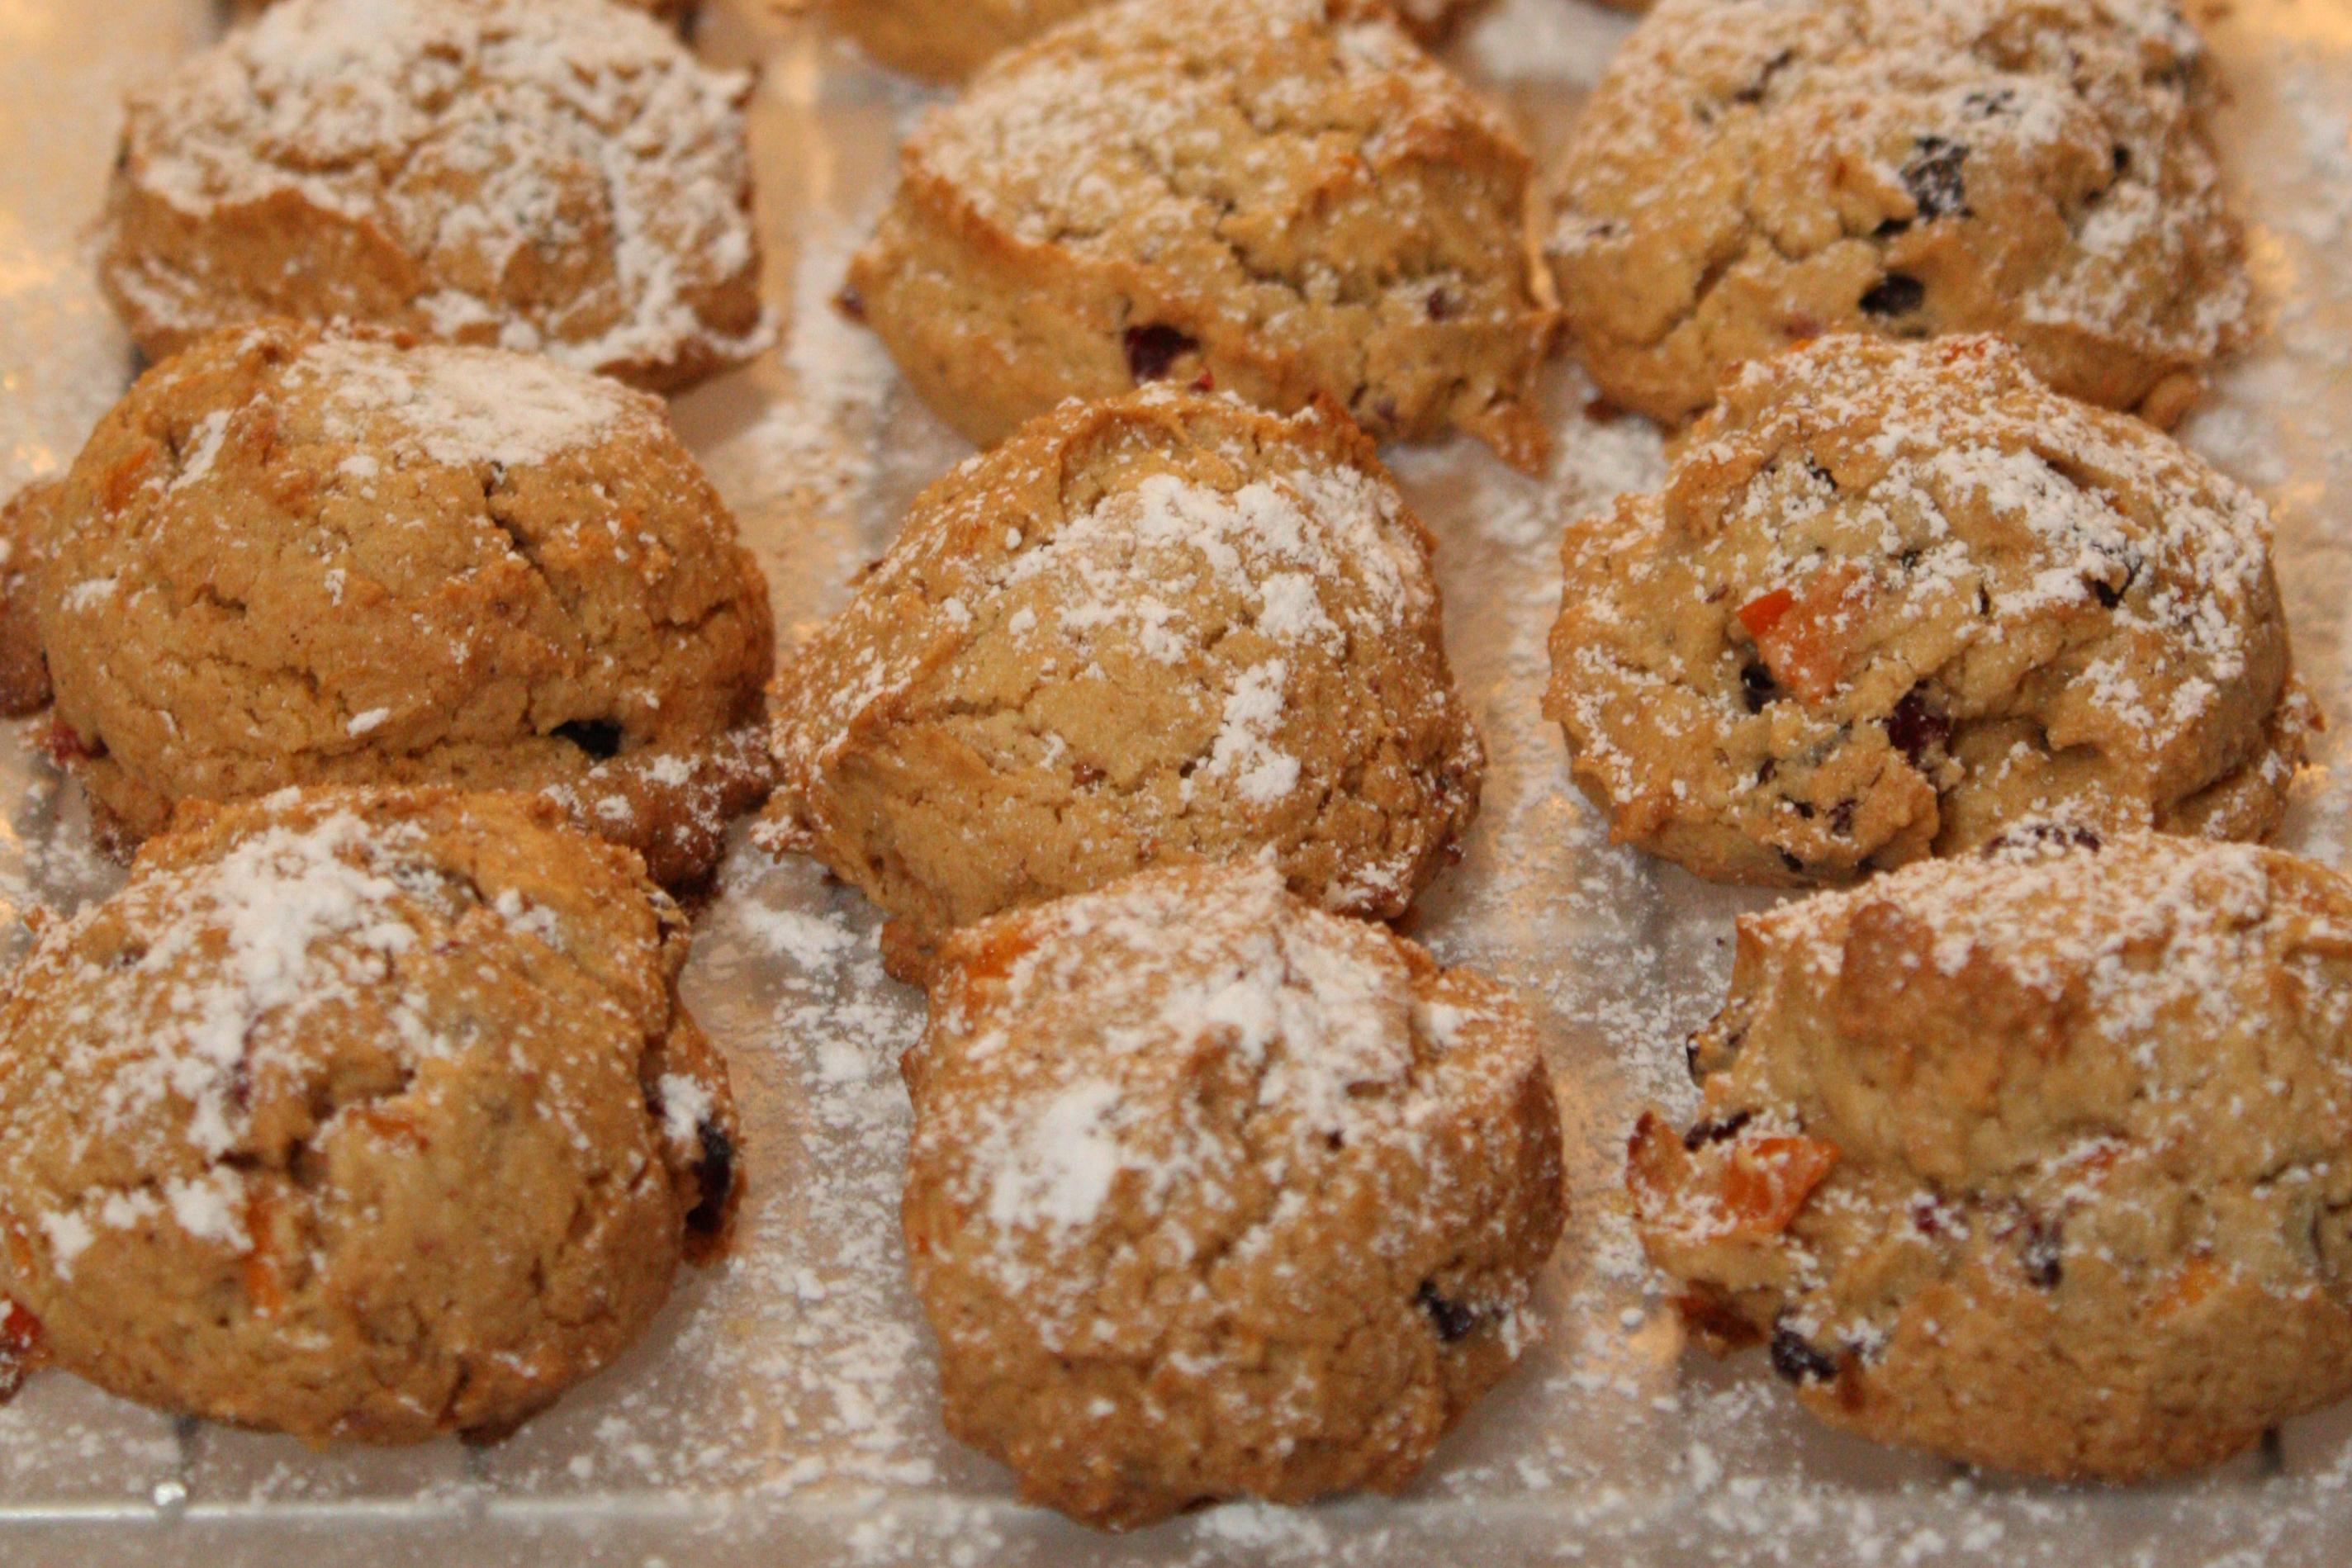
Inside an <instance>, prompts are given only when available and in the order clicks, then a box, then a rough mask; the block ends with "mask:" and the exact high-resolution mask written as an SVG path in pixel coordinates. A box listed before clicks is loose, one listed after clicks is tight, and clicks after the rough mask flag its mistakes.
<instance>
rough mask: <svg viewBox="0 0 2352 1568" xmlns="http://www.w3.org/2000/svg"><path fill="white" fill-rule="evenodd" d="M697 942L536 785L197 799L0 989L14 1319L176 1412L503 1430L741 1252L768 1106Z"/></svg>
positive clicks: (355, 1429)
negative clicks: (695, 1262) (737, 1212)
mask: <svg viewBox="0 0 2352 1568" xmlns="http://www.w3.org/2000/svg"><path fill="white" fill-rule="evenodd" d="M686 951H687V932H686V922H685V918H684V916H683V915H680V914H679V912H678V909H677V905H676V904H673V903H671V901H670V900H669V899H668V897H667V896H666V895H665V894H662V893H661V892H660V891H659V890H658V889H657V888H656V887H655V886H653V885H652V884H651V883H648V882H647V881H646V877H645V874H644V870H643V867H642V864H641V862H639V861H638V859H637V857H636V856H635V855H634V854H632V853H630V852H628V851H626V850H623V849H620V848H617V847H615V846H613V845H610V844H605V843H603V842H601V841H597V840H594V839H592V838H589V837H587V836H585V835H583V834H581V833H579V832H577V831H573V830H572V829H571V828H570V827H568V826H566V825H565V824H564V823H563V821H562V818H561V816H560V815H559V814H558V813H557V812H556V811H555V810H554V809H553V808H552V807H551V806H549V805H548V804H546V803H545V802H544V801H534V800H528V799H526V798H524V797H520V796H512V795H461V794H458V793H457V792H454V791H447V790H422V791H414V792H406V791H389V792H364V791H344V790H320V791H296V790H288V791H285V792H282V793H280V794H278V795H275V796H272V797H270V798H268V799H267V800H260V801H254V802H247V803H243V804H239V805H236V806H229V807H211V806H194V807H190V808H189V809H187V810H185V811H184V812H183V813H182V814H181V816H180V818H179V819H178V821H176V823H175V825H174V828H173V831H171V832H168V833H166V834H163V835H162V836H160V837H158V838H156V839H154V840H152V841H150V842H149V843H148V844H147V846H146V847H145V848H144V849H143V850H142V852H141V853H140V856H139V859H138V862H137V863H136V864H134V865H133V866H132V868H131V879H130V881H129V883H127V884H126V885H125V886H124V887H123V889H122V891H121V892H120V893H118V894H115V895H114V896H113V897H111V898H109V899H106V900H103V901H102V902H100V903H98V904H92V905H91V906H89V908H87V909H85V910H84V911H83V912H82V913H81V914H80V915H77V916H75V917H74V918H73V919H71V920H65V921H56V922H52V923H51V924H49V925H47V927H46V929H45V930H44V931H43V933H42V936H41V937H40V940H39V941H38V943H37V945H36V946H35V947H34V949H33V952H32V955H31V956H30V957H28V958H27V959H26V961H25V962H24V964H23V965H22V966H21V967H18V968H17V969H16V971H15V972H14V973H13V974H11V975H10V976H9V977H7V979H6V981H5V986H0V1245H5V1257H0V1292H4V1293H5V1296H6V1297H8V1298H13V1300H14V1302H15V1307H14V1309H13V1311H12V1312H9V1313H5V1314H0V1315H5V1316H13V1315H14V1314H15V1313H22V1314H24V1315H25V1316H26V1318H27V1319H29V1320H30V1322H32V1323H34V1324H36V1325H37V1328H36V1329H35V1330H34V1332H33V1334H32V1336H31V1337H32V1340H33V1342H34V1343H37V1346H38V1349H39V1351H40V1353H41V1354H44V1355H46V1356H47V1358H49V1359H50V1360H52V1361H53V1362H54V1363H55V1364H58V1365H60V1366H62V1367H65V1368H67V1369H68V1370H70V1371H73V1372H76V1373H78V1374H79V1375H82V1376H84V1377H87V1378H89V1379H90V1380H91V1381H92V1382H95V1383H98V1384H100V1385H103V1386H105V1387H107V1388H109V1389H111V1390H113V1391H114V1392H116V1393H118V1394H121V1395H124V1396H128V1397H130V1398H133V1399H137V1400H141V1401H142V1402H144V1403H146V1404H150V1405H153V1406H159V1407H161V1408H163V1409H166V1410H173V1411H181V1412H185V1413H188V1414H191V1415H198V1416H207V1417H210V1418H213V1419H217V1420H223V1421H232V1422H236V1423H238V1424H240V1425H244V1426H250V1427H267V1428H270V1429H274V1430H278V1431H285V1432H291V1433H294V1434H296V1435H297V1436H299V1437H305V1438H308V1439H310V1440H311V1441H314V1442H316V1441H324V1440H327V1439H331V1438H354V1439H360V1440H363V1441H369V1442H409V1441H415V1440H418V1439H422V1438H426V1437H434V1436H436V1435H438V1434H441V1433H445V1432H486V1433H494V1432H501V1431H504V1430H505V1429H507V1428H509V1427H512V1425H513V1424H514V1423H516V1422H517V1421H519V1420H520V1419H522V1418H523V1417H525V1416H530V1415H531V1414H532V1413H533V1412H535V1411H537V1410H540V1409H541V1408H543V1407H545V1406H547V1405H549V1404H551V1403H552V1402H553V1401H554V1400H555V1399H556V1398H557V1396H560V1395H561V1394H562V1392H563V1391H564V1390H565V1389H566V1388H567V1387H569V1386H571V1385H572V1384H574V1383H576V1382H578V1381H579V1380H580V1379H582V1378H583V1377H585V1376H587V1375H589V1374H591V1373H593V1372H594V1371H596V1370H597V1369H598V1368H600V1367H602V1366H604V1365H605V1364H608V1363H609V1362H611V1361H612V1360H613V1358H614V1357H615V1356H616V1355H618V1354H620V1353H621V1352H622V1351H623V1350H625V1348H627V1346H628V1345H629V1344H630V1343H633V1342H634V1341H635V1339H636V1338H637V1336H638V1335H639V1334H640V1333H643V1332H644V1330H645V1327H646V1323H647V1322H649V1321H651V1319H652V1317H653V1315H654V1313H655V1312H656V1311H657V1310H658V1309H659V1307H660V1306H661V1303H662V1301H663V1299H664V1298H665V1297H666V1296H667V1294H668V1291H669V1285H670V1280H671V1276H672V1275H673V1274H674V1273H675V1272H676V1270H677V1263H678V1260H679V1259H680V1258H681V1257H682V1256H684V1257H689V1258H701V1257H705V1256H709V1255H710V1254H712V1253H714V1252H715V1251H716V1250H717V1249H719V1247H720V1245H721V1244H722V1243H723V1240H724V1238H725V1232H726V1228H727V1222H728V1217H729V1211H730V1208H731V1207H732V1205H733V1202H734V1188H735V1186H736V1178H735V1175H734V1170H733V1168H732V1167H733V1162H732V1161H731V1159H730V1160H728V1161H726V1162H723V1164H724V1166H725V1168H720V1166H719V1164H714V1163H713V1161H712V1160H711V1158H710V1151H711V1150H712V1149H713V1148H723V1149H726V1150H729V1151H730V1152H731V1151H732V1150H733V1148H734V1147H735V1146H736V1145H737V1143H738V1142H739V1139H740V1134H739V1133H738V1131H737V1129H736V1125H735V1120H734V1110H733V1103H732V1102H731V1100H730V1097H729V1092H728V1084H727V1070H726V1065H725V1063H724V1061H722V1060H721V1059H720V1058H719V1055H718V1054H717V1052H716V1051H714V1050H713V1049H712V1048H711V1046H710V1045H709V1042H708V1041H707V1040H705V1039H704V1038H703V1036H702V1035H701V1033H700V1031H699V1030H697V1029H696V1027H695V1024H694V1020H693V1019H691V1018H690V1017H689V1016H688V1014H687V1012H686V1010H685V1009H684V1008H683V1006H681V1005H680V1003H679V1002H678V999H677V973H678V970H679V968H680V967H681V966H682V965H683V964H684V963H685V961H686ZM20 1337H21V1336H20Z"/></svg>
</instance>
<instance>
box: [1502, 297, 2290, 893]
mask: <svg viewBox="0 0 2352 1568" xmlns="http://www.w3.org/2000/svg"><path fill="white" fill-rule="evenodd" d="M1561 556H1562V560H1563V562H1564V566H1565V572H1566V583H1565V589H1564V591H1563V594H1562V597H1561V609H1560V615H1559V622H1558V623H1557V624H1556V625H1555V626H1554V627H1553V630H1552V636H1551V660H1552V683H1551V686H1550V689H1549V691H1548V692H1547V694H1546V695H1545V699H1544V706H1545V711H1546V712H1547V713H1549V715H1550V716H1552V717H1553V718H1554V719H1555V720H1557V721H1558V722H1559V725H1560V727H1561V728H1562V729H1563V730H1564V731H1565V732H1566V734H1567V736H1568V740H1569V746H1570V751H1571V752H1572V753H1573V758H1572V760H1573V766H1574V771H1575V775H1576V779H1577V782H1578V783H1579V784H1580V785H1581V786H1582V787H1583V789H1585V791H1586V793H1588V794H1589V795H1591V797H1592V799H1593V800H1595V801H1596V802H1598V803H1599V804H1600V805H1601V807H1602V808H1603V809H1604V810H1607V811H1608V812H1609V814H1610V817H1611V820H1612V831H1613V832H1614V835H1615V836H1616V837H1617V838H1619V839H1621V840H1624V841H1631V842H1633V843H1636V844H1639V845H1641V846H1642V847H1643V848H1644V849H1647V850H1650V851H1652V852H1655V853H1658V854H1662V855H1664V856H1666V857H1668V858H1669V859H1672V860H1675V861H1679V862H1681V863H1683V864H1684V865H1685V866H1688V867H1689V868H1690V869H1691V870H1693V871H1695V872H1697V873H1699V874H1700V875H1702V876H1708V877H1715V878H1717V879H1720V880H1726V881H1733V882H1754V883H1782V884H1801V883H1821V882H1839V881H1845V880H1850V879H1852V878H1853V877H1854V876H1857V875H1859V874H1861V873H1864V872H1866V871H1869V870H1872V869H1874V868H1884V867H1886V866H1891V865H1897V864H1900V863H1902V862H1906V861H1910V860H1916V859H1918V858H1920V857H1921V856H1923V855H1929V854H1949V853H1952V852H1957V851H1960V850H1966V849H1969V848H1971V847H1973V846H1975V845H1977V844H1979V843H1982V842H1983V841H1985V840H1987V839H1989V838H1990V837H1992V836H1993V835H1994V834H1996V833H1998V832H1999V831H2000V830H2001V828H2002V827H2003V825H2004V824H2007V823H2010V822H2013V821H2021V820H2024V819H2028V818H2032V817H2041V816H2051V815H2062V816H2066V817H2070V818H2074V819H2075V820H2079V821H2085V822H2088V823H2090V824H2092V825H2095V826H2098V827H2102V828H2126V827H2137V828H2157V829H2160V830H2163V831H2172V832H2183V833H2197V834H2203V835H2205V836H2208V837H2211V838H2231V839H2255V838H2261V837H2263V836H2264V835H2266V834H2268V833H2269V832H2270V831H2271V830H2272V829H2273V828H2274V827H2275V826H2276V825H2277V822H2278V820H2279V817H2280V814H2281V812H2282V811H2283V810H2284V805H2285V799H2286V791H2287V788H2288V786H2289V784H2290V783H2291V782H2292V779H2293V777H2294V770H2295V767H2296V765H2297V764H2298V763H2299V762H2300V761H2301V759H2302V758H2303V755H2304V750H2305V741H2306V739H2307V737H2308V735H2309V733H2310V731H2311V730H2312V729H2313V728H2315V727H2316V725H2317V723H2318V716H2317V714H2316V712H2315V710H2314V708H2313V707H2312V705H2311V703H2310V701H2309V699H2308V698H2307V697H2306V695H2305V693H2304V691H2303V688H2302V687H2301V686H2300V685H2298V684H2296V682H2295V681H2294V677H2293V675H2292V674H2291V673H2290V661H2289V656H2288V646H2287V631H2286V622H2285V620H2284V616H2283V614H2282V612H2281V608H2280V604H2279V596H2278V585H2277V583H2276V581H2275V580H2273V576H2272V570H2271V558H2270V528H2269V518H2268V516H2267V514H2266V513H2265V511H2264V509H2263V505H2262V503H2261V502H2260V501H2258V500H2257V499H2255V498H2254V497H2252V495H2250V494H2248V493H2247V492H2246V491H2244V490H2243V489H2242V488H2240V487H2239V486H2236V485H2234V484H2232V483H2231V481H2230V480H2228V479H2226V478H2224V477H2223V476H2221V475H2219V474H2217V473H2215V472H2214V471H2213V470H2212V469H2211V468H2210V467H2209V466H2207V465H2205V464H2204V463H2203V462H2201V461H2200V460H2199V459H2198V458H2197V457H2195V456H2193V455H2190V454H2189V453H2188V452H2186V451H2184V450H2182V449H2181V448H2180V447H2179V445H2178V444H2175V443H2174V442H2173V441H2172V440H2171V439H2170V438H2169V437H2168V436H2166V435H2164V434H2161V433H2160V432H2158V431H2156V430H2154V429H2152V428H2150V427H2149V426H2148V425H2147V424H2145V423H2141V422H2140V421H2138V420H2136V419H2133V418H2130V417H2129V416H2127V415H2125V414H2118V413H2109V412H2107V411H2105V410H2103V409H2096V408H2091V407H2088V406H2086V405H2084V404H2082V403H2077V402H2072V401H2070V400H2068V399H2066V398H2063V397H2060V396H2058V395H2057V394H2056V393H2054V392H2051V391H2049V390H2048V389H2047V388H2045V387H2043V386H2042V384H2041V383H2040V382H2036V381H2035V380H2034V379H2033V377H2032V375H2031V374H2029V373H2028V372H2027V371H2026V369H2025V366H2024V363H2023V361H2022V359H2021V356H2020V355H2019V354H2018V353H2017V351H2016V350H2013V349H2011V348H2009V347H2007V346H2005V345H2003V344H2001V343H2000V342H1998V341H1996V340H1993V339H1990V338H1941V339H1937V340H1934V341H1932V342H1928V343H1921V344H1901V343H1890V342H1886V341H1884V340H1877V339H1868V338H1855V337H1844V338H1832V339H1825V340H1822V342H1820V343H1818V344H1816V345H1813V346H1811V347H1809V348H1807V349H1803V350H1798V351H1795V352H1793V353H1790V354H1787V355H1783V356H1782V357H1781V358H1780V359H1778V360H1773V361H1766V362H1764V363H1762V364H1759V365H1755V366H1751V367H1749V369H1748V371H1746V372H1745V373H1744V374H1742V375H1741V376H1740V377H1739V378H1738V380H1737V381H1736V382H1733V383H1732V385H1731V386H1730V387H1729V388H1728V389H1727V390H1726V392H1725V393H1724V398H1723V402H1721V403H1720V404H1719V405H1718V406H1717V409H1716V410H1715V411H1714V412H1713V413H1710V414H1709V415H1708V416H1707V417H1706V419H1705V420H1703V421H1701V422H1700V423H1698V424H1697V425H1696V427H1695V428H1694V430H1693V431H1692V433H1691V435H1690V437H1689V439H1688V441H1687V442H1686V443H1685V444H1684V446H1683V447H1682V450H1681V452H1680V455H1678V457H1677V458H1676V460H1675V464H1674V466H1673V469H1672V471H1671V472H1670V473H1669V475H1668V476H1667V480H1666V484H1665V487H1664V489H1662V490H1660V491H1657V492H1655V493H1654V494H1647V495H1636V496H1629V497H1623V498H1622V499H1620V500H1619V501H1618V503H1617V505H1616V507H1615V509H1614V510H1613V511H1612V512H1610V513H1609V514H1607V515H1605V516H1601V517H1591V518H1588V519H1586V520H1585V521H1583V522H1581V523H1580V524H1577V525H1576V526H1574V527H1572V528H1570V529H1569V532H1568V536H1567V538H1566V541H1565V543H1564V544H1563V546H1562V549H1561Z"/></svg>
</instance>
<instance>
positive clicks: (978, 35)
mask: <svg viewBox="0 0 2352 1568" xmlns="http://www.w3.org/2000/svg"><path fill="white" fill-rule="evenodd" d="M1383 3H1384V4H1386V5H1388V6H1389V8H1390V9H1391V10H1392V11H1393V12H1395V13H1396V17H1397V20H1398V21H1400V22H1402V23H1403V24H1404V26H1405V28H1406V29H1407V30H1408V31H1409V32H1411V33H1412V36H1413V37H1415V38H1417V39H1419V40H1420V41H1421V42H1422V43H1423V44H1426V45H1435V44H1438V43H1441V42H1443V41H1444V38H1445V37H1446V35H1447V34H1449V33H1451V32H1452V31H1453V30H1454V25H1455V24H1456V23H1457V22H1459V21H1460V20H1461V19H1462V16H1464V14H1465V13H1466V12H1468V11H1469V10H1471V9H1472V8H1473V7H1474V6H1475V5H1479V4H1480V3H1481V0H1383ZM824 4H825V9H826V14H827V16H828V18H829V19H830V20H831V21H832V23H833V25H834V26H836V27H839V28H840V29H841V30H842V31H844V32H845V33H847V34H848V35H849V36H850V37H853V38H856V40H857V42H858V44H859V45H860V46H861V47H864V48H865V50H866V52H867V53H868V54H870V55H872V56H873V57H875V58H876V59H877V60H879V61H881V62H882V63H883V64H884V65H886V66H889V67H891V68H894V69H897V70H902V71H911V72H913V73H914V74H915V75H917V76H922V77H929V78H932V79H933V80H936V81H957V80H961V78H965V77H967V76H970V75H971V73H972V72H973V71H975V70H978V69H979V68H981V67H982V65H984V64H986V63H987V62H988V61H989V60H991V59H993V58H994V57H996V56H998V55H1000V54H1003V52H1004V51H1005V50H1006V49H1009V48H1011V47H1013V45H1015V44H1022V43H1026V42H1028V41H1029V40H1030V39H1031V38H1034V37H1037V36H1038V35H1039V34H1040V33H1043V32H1045V31H1046V30H1047V29H1048V28H1050V27H1053V26H1056V25H1057V24H1059V23H1062V22H1066V21H1068V20H1069V19H1070V18H1071V17H1073V16H1078V15H1079V14H1081V13H1082V12H1087V11H1091V10H1093V9H1095V8H1096V7H1097V6H1098V5H1102V4H1104V0H824Z"/></svg>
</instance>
